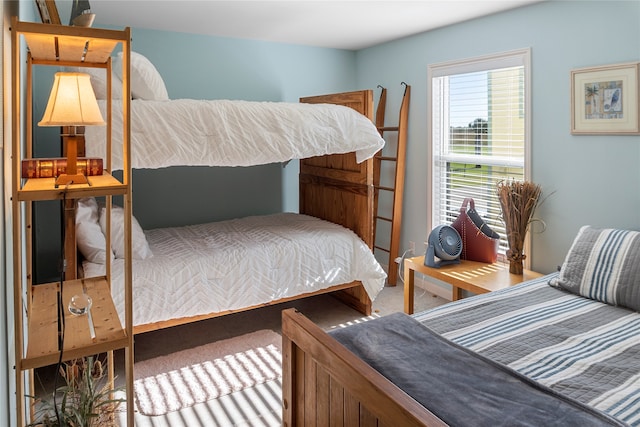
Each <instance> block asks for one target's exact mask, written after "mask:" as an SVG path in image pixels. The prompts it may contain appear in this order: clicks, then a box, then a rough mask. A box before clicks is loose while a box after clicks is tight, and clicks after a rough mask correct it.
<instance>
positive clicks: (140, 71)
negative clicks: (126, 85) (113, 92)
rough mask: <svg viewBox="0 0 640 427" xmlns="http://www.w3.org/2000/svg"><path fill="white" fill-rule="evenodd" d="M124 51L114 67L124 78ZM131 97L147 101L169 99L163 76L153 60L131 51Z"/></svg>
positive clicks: (119, 54) (120, 76) (119, 75)
mask: <svg viewBox="0 0 640 427" xmlns="http://www.w3.org/2000/svg"><path fill="white" fill-rule="evenodd" d="M121 61H122V52H119V53H118V57H117V63H116V65H114V67H113V69H114V70H115V72H116V73H117V74H118V77H119V78H120V80H122V62H121ZM131 97H132V98H134V99H145V100H147V101H166V100H168V99H169V94H168V93H167V87H166V86H165V84H164V81H163V80H162V76H161V75H160V73H159V72H158V70H157V69H156V67H154V66H153V64H152V63H151V61H149V60H148V59H147V57H145V56H144V55H142V54H139V53H137V52H131Z"/></svg>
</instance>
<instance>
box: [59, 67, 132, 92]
mask: <svg viewBox="0 0 640 427" xmlns="http://www.w3.org/2000/svg"><path fill="white" fill-rule="evenodd" d="M67 70H68V71H70V72H74V73H86V74H89V76H91V87H93V92H94V93H95V94H96V99H107V70H106V69H104V68H84V67H82V68H80V67H68V68H67ZM111 99H122V80H120V77H118V75H117V74H116V71H115V66H113V64H112V67H111Z"/></svg>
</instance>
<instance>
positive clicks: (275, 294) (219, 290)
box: [83, 213, 386, 326]
mask: <svg viewBox="0 0 640 427" xmlns="http://www.w3.org/2000/svg"><path fill="white" fill-rule="evenodd" d="M145 235H146V237H147V240H148V242H149V246H150V248H151V251H152V252H153V256H152V257H151V258H148V259H145V260H133V322H134V326H137V325H145V324H149V323H154V322H160V321H164V320H170V319H178V318H182V317H188V316H196V315H201V314H207V313H214V312H222V311H226V310H236V309H241V308H246V307H250V306H254V305H258V304H264V303H269V302H271V301H274V300H278V299H282V298H287V297H293V296H298V295H302V294H305V293H310V292H314V291H317V290H321V289H323V288H327V287H330V286H333V285H338V284H342V283H348V282H352V281H354V280H360V281H362V283H363V285H364V288H365V289H366V291H367V293H368V295H369V297H370V298H371V299H372V300H373V299H375V297H376V296H377V295H378V293H379V292H380V291H381V290H382V288H383V287H384V282H385V278H386V273H385V272H384V270H383V269H382V267H381V266H380V264H379V263H378V262H377V261H376V259H375V257H374V255H373V253H372V251H371V250H370V249H369V247H367V245H365V243H364V242H363V241H362V240H361V239H360V238H359V237H358V236H357V235H356V234H355V233H354V232H353V231H351V230H349V229H347V228H345V227H342V226H340V225H337V224H333V223H331V222H328V221H324V220H320V219H318V218H314V217H311V216H307V215H301V214H294V213H280V214H273V215H266V216H251V217H246V218H241V219H233V220H228V221H221V222H213V223H208V224H199V225H190V226H184V227H171V228H159V229H153V230H148V231H145ZM123 267H124V260H123V259H116V260H115V261H114V262H113V264H112V294H113V296H114V302H115V305H116V309H117V310H118V313H119V314H120V319H121V320H123V319H124V292H123V277H124V268H123ZM83 268H84V276H85V277H93V276H100V275H103V274H104V265H103V264H94V263H90V262H86V261H85V262H84V263H83Z"/></svg>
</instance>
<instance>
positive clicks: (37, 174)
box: [22, 157, 104, 178]
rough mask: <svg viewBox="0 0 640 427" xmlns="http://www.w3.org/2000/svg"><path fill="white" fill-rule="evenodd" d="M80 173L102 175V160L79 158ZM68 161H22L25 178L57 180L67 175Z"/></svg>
mask: <svg viewBox="0 0 640 427" xmlns="http://www.w3.org/2000/svg"><path fill="white" fill-rule="evenodd" d="M77 169H78V173H81V174H83V175H84V176H95V175H102V173H103V172H104V169H103V166H102V159H99V158H94V157H89V158H87V157H78V162H77ZM66 170H67V159H66V158H64V157H53V158H37V159H24V160H23V161H22V177H23V178H55V177H58V176H60V175H61V174H64V173H66Z"/></svg>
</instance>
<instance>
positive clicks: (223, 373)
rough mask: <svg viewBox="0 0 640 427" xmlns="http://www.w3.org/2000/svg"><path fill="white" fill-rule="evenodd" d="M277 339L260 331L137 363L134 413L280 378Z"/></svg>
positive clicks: (171, 408) (165, 409)
mask: <svg viewBox="0 0 640 427" xmlns="http://www.w3.org/2000/svg"><path fill="white" fill-rule="evenodd" d="M281 342H282V338H281V337H280V335H278V334H277V333H275V332H273V331H271V330H260V331H256V332H252V333H250V334H246V335H241V336H239V337H235V338H231V339H227V340H223V341H217V342H213V343H210V344H206V345H203V346H200V347H195V348H191V349H188V350H183V351H180V352H177V353H172V354H169V355H166V356H160V357H156V358H154V359H149V360H145V361H142V362H138V363H136V364H135V367H134V375H135V382H134V395H135V402H136V406H137V410H138V412H140V413H141V414H144V415H151V416H153V415H164V414H166V413H168V412H172V411H177V410H180V409H183V408H186V407H189V406H192V405H194V404H196V403H202V402H206V401H208V400H211V399H215V398H218V397H220V396H224V395H226V394H229V393H232V392H235V391H240V390H242V389H244V388H247V387H253V386H255V385H258V384H262V383H264V382H266V381H269V380H274V379H278V378H280V377H281V376H282V368H281V366H282V354H281V352H280V347H281Z"/></svg>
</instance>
